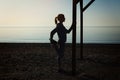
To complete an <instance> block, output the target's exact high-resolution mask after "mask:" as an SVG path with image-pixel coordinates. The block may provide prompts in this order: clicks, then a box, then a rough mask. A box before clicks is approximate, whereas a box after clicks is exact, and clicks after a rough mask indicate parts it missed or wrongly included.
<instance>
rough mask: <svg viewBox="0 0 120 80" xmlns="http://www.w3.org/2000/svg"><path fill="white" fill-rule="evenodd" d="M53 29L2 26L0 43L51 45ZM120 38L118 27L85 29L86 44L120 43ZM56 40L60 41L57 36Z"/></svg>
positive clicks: (78, 34)
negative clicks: (50, 39)
mask: <svg viewBox="0 0 120 80" xmlns="http://www.w3.org/2000/svg"><path fill="white" fill-rule="evenodd" d="M66 28H67V29H68V27H66ZM52 29H54V26H53V27H50V26H44V27H43V26H0V42H9V43H11V42H15V43H49V38H50V32H51V30H52ZM119 36H120V27H118V26H115V27H114V26H101V27H100V26H94V27H88V26H87V27H84V43H120V37H119ZM67 37H68V38H67V43H71V42H72V34H71V33H70V34H68V35H67ZM54 39H56V40H58V37H57V34H56V35H55V36H54ZM77 43H80V27H77Z"/></svg>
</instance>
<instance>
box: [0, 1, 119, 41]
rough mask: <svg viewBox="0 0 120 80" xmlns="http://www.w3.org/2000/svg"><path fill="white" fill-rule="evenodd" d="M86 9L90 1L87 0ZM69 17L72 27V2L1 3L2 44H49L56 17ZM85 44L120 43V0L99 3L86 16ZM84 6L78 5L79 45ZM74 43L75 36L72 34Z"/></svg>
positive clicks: (67, 24)
mask: <svg viewBox="0 0 120 80" xmlns="http://www.w3.org/2000/svg"><path fill="white" fill-rule="evenodd" d="M83 1H84V6H85V5H86V4H87V3H88V2H89V1H90V0H83ZM60 13H62V14H64V15H65V19H66V20H65V22H64V25H65V26H66V28H67V29H68V28H69V27H70V26H71V24H72V0H0V42H41V41H43V42H49V39H48V38H49V34H50V31H51V30H52V29H53V28H54V27H55V26H56V25H55V23H54V18H55V17H56V16H57V15H58V14H60ZM83 14H84V16H83V18H84V19H83V20H84V42H90V43H95V42H96V43H120V37H119V35H120V27H119V26H120V0H95V2H94V3H93V4H92V5H91V6H90V7H89V8H88V9H86V11H85V12H84V13H83ZM79 25H80V4H79V3H78V4H77V42H78V43H79V42H80V27H79ZM68 38H69V39H68V41H69V42H71V40H72V36H71V34H70V35H68Z"/></svg>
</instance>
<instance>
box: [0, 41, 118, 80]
mask: <svg viewBox="0 0 120 80" xmlns="http://www.w3.org/2000/svg"><path fill="white" fill-rule="evenodd" d="M71 50H72V49H71V44H67V45H66V51H65V58H64V62H63V63H64V65H63V66H64V69H65V70H66V71H68V72H69V71H71V55H72V53H71ZM76 52H77V53H76V58H77V59H76V62H77V66H76V69H77V73H78V74H77V75H76V76H71V75H68V74H60V73H58V72H57V66H58V65H57V61H56V53H55V51H54V49H53V48H52V47H50V45H49V44H40V43H39V44H37V43H36V44H29V43H27V44H23V43H19V44H18V43H6V44H5V43H1V44H0V80H120V45H118V44H117V45H115V44H111V45H110V44H109V45H107V44H85V45H84V60H80V45H77V51H76Z"/></svg>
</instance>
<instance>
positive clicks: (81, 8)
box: [80, 0, 83, 59]
mask: <svg viewBox="0 0 120 80" xmlns="http://www.w3.org/2000/svg"><path fill="white" fill-rule="evenodd" d="M80 27H81V28H80V29H81V30H80V45H81V48H80V59H83V0H81V1H80Z"/></svg>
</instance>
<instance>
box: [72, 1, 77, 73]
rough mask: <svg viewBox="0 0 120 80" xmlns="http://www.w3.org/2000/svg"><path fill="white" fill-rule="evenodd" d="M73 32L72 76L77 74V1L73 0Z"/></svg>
mask: <svg viewBox="0 0 120 80" xmlns="http://www.w3.org/2000/svg"><path fill="white" fill-rule="evenodd" d="M72 20H73V21H72V22H73V26H74V27H73V31H72V75H75V74H76V1H75V0H73V15H72Z"/></svg>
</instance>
